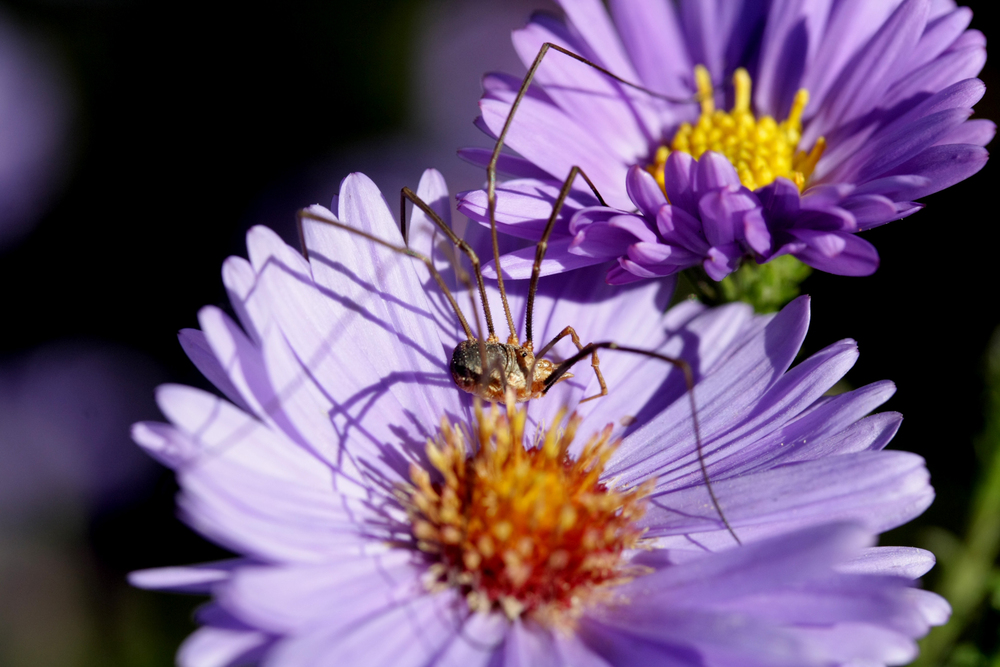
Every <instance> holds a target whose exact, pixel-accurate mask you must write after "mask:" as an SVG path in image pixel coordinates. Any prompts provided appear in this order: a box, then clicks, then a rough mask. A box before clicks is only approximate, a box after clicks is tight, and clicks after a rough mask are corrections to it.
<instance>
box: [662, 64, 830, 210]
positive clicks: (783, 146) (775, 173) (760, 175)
mask: <svg viewBox="0 0 1000 667" xmlns="http://www.w3.org/2000/svg"><path fill="white" fill-rule="evenodd" d="M694 78H695V82H696V83H697V85H698V98H699V99H700V100H701V116H699V117H698V121H697V122H696V123H695V124H694V125H691V124H690V123H684V124H683V125H681V126H680V128H679V129H678V130H677V133H676V134H675V135H674V138H673V141H671V142H670V146H669V147H668V146H660V148H659V149H657V151H656V157H655V159H654V162H653V164H651V165H649V166H648V167H647V169H648V170H649V172H650V173H651V174H653V176H654V177H656V180H657V181H658V182H659V184H660V187H661V188H664V191H666V188H665V185H664V175H663V171H664V165H665V164H666V162H667V157H668V156H669V155H670V153H671V151H681V152H684V153H689V154H690V155H691V156H692V157H694V158H695V159H698V158H700V157H701V156H702V154H703V153H705V151H715V152H717V153H721V154H723V155H725V156H726V158H728V159H729V161H730V162H731V163H732V164H733V166H734V167H736V173H737V174H739V177H740V181H741V182H742V183H743V185H745V186H746V187H747V188H749V189H750V190H756V189H757V188H761V187H764V186H765V185H768V184H769V183H772V182H773V181H774V179H776V178H778V177H779V176H784V177H785V178H787V179H789V180H790V181H792V182H793V183H795V185H797V186H798V188H799V190H800V191H801V190H803V189H804V188H805V186H806V181H808V180H809V176H810V175H811V174H812V172H813V170H814V169H815V168H816V163H817V162H819V159H820V157H822V155H823V150H824V149H825V148H826V139H824V138H823V137H820V138H819V139H818V140H817V141H816V144H815V145H814V146H813V147H812V150H810V151H809V152H808V153H807V152H805V151H800V150H796V147H797V146H798V143H799V140H800V139H801V138H802V111H803V109H805V107H806V104H807V103H808V102H809V92H808V91H807V90H806V89H805V88H800V89H799V91H798V92H797V93H795V99H794V101H793V102H792V109H791V111H790V112H789V114H788V118H786V119H785V120H783V121H781V122H780V123H779V122H777V121H775V120H774V118H772V117H771V116H762V117H761V118H759V119H758V118H756V117H755V116H754V115H753V112H752V111H750V88H751V81H750V75H749V74H748V73H747V71H746V70H745V69H743V68H742V67H741V68H739V69H737V70H736V72H735V73H734V74H733V87H734V88H735V93H736V103H735V104H734V105H733V110H732V111H730V112H728V113H727V112H725V111H721V110H719V109H716V108H715V102H714V101H713V95H712V79H711V77H710V75H709V73H708V70H707V69H705V68H704V67H703V66H702V65H698V66H696V67H695V69H694Z"/></svg>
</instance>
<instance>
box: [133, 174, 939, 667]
mask: <svg viewBox="0 0 1000 667" xmlns="http://www.w3.org/2000/svg"><path fill="white" fill-rule="evenodd" d="M418 194H419V195H420V196H421V197H422V198H423V199H424V200H426V201H428V202H431V203H432V204H433V205H435V206H437V207H439V210H440V211H441V212H442V215H443V217H445V218H448V215H447V213H448V211H447V206H448V202H449V195H448V192H447V189H446V188H445V185H444V182H443V179H442V178H441V177H440V175H439V174H437V173H436V172H433V171H428V172H427V173H425V176H424V178H423V180H422V181H421V185H420V188H419V189H418ZM331 208H332V210H333V211H335V212H336V213H333V212H331V211H327V210H325V209H322V208H321V207H319V206H315V207H313V208H312V209H310V212H311V214H312V215H313V216H315V217H319V218H326V219H337V220H340V221H343V222H344V223H346V224H349V225H351V226H353V227H355V228H357V229H360V230H364V231H366V232H368V233H371V234H373V235H375V236H377V237H379V238H384V239H390V240H394V242H396V243H400V242H401V239H400V238H399V232H398V227H397V224H396V222H395V221H394V220H393V218H392V215H391V214H390V212H389V209H388V207H387V206H386V204H385V201H384V200H383V199H382V197H381V194H380V193H379V191H378V190H377V188H376V187H375V186H374V184H373V183H372V182H371V181H370V180H368V179H367V178H366V177H364V176H361V175H357V174H356V175H352V176H349V177H348V178H347V179H345V181H344V182H343V183H342V185H341V190H340V195H339V197H338V198H337V199H336V200H335V201H334V204H333V206H332V207H331ZM334 216H336V217H334ZM412 222H413V227H412V228H411V234H410V246H411V247H412V248H413V249H415V250H418V251H421V252H424V253H426V254H427V255H429V256H431V257H432V258H433V259H434V261H435V262H436V263H439V265H440V266H441V267H442V268H444V269H445V270H447V268H446V267H447V260H446V256H447V255H449V254H450V252H451V251H450V249H449V248H444V249H443V248H442V247H441V246H439V245H438V241H439V240H440V239H439V238H438V236H439V235H438V234H437V233H436V231H435V230H434V228H433V227H431V226H430V224H429V223H428V221H427V219H426V218H425V217H424V216H422V215H417V216H416V217H415V219H414V220H413V221H412ZM303 239H304V243H305V246H306V248H307V249H308V255H309V259H308V260H307V259H304V258H303V257H302V255H300V254H299V253H298V252H297V251H295V250H293V249H292V248H290V247H288V246H287V245H285V244H284V243H283V242H282V241H281V240H280V239H279V238H278V237H277V236H276V235H275V234H274V233H273V232H271V231H270V230H268V229H266V228H262V227H256V228H253V229H252V230H251V231H250V232H249V234H248V236H247V245H248V250H249V261H247V260H243V259H241V258H230V259H229V260H227V261H226V263H225V265H224V268H223V280H224V282H225V284H226V286H227V288H228V291H229V294H230V298H231V302H232V306H233V309H234V311H235V312H236V314H237V316H238V318H239V324H237V323H236V322H235V321H234V320H232V319H231V318H230V317H228V316H227V315H226V314H225V313H224V312H223V311H221V310H220V309H218V308H215V307H206V308H204V309H203V310H202V311H201V312H200V313H199V322H200V324H201V330H200V331H195V330H185V331H183V332H182V333H181V342H182V344H183V345H184V347H185V349H186V351H187V352H188V354H189V356H190V357H191V359H192V360H193V361H194V362H195V364H196V365H197V366H198V367H199V368H200V369H201V370H202V371H203V372H204V373H205V375H206V376H207V377H208V378H209V379H210V380H212V382H213V383H214V384H215V385H216V386H217V387H218V388H219V390H220V391H221V392H222V393H223V394H225V396H226V398H227V399H228V400H225V399H223V398H219V397H216V396H214V395H211V394H209V393H206V392H203V391H200V390H197V389H193V388H190V387H182V386H164V387H161V388H160V390H159V391H158V394H157V399H158V401H159V404H160V406H161V408H162V410H163V412H164V413H165V414H166V416H167V418H168V419H169V421H170V424H161V423H149V422H146V423H140V424H137V425H136V426H135V428H134V431H133V434H134V437H135V439H136V441H137V442H139V443H140V444H141V445H142V446H143V447H145V448H146V449H147V451H149V452H150V453H151V454H152V455H153V456H155V457H156V458H157V459H159V460H160V461H162V462H164V463H165V464H167V465H169V466H171V467H172V468H174V469H175V470H176V471H177V474H178V480H179V482H180V485H181V488H182V493H181V495H180V497H179V506H180V510H181V513H182V515H183V517H184V518H185V519H186V520H187V521H188V522H189V523H190V524H191V525H192V526H193V527H195V528H196V529H197V530H199V531H200V532H202V533H203V534H204V535H206V536H208V537H209V538H211V539H213V540H215V541H217V542H219V543H220V544H223V545H225V546H226V547H228V548H230V549H232V550H233V551H235V552H237V553H238V554H240V555H241V557H239V558H237V559H234V560H231V561H227V562H223V563H215V564H207V565H200V566H193V567H169V568H161V569H156V570H147V571H142V572H137V573H135V574H133V576H132V581H133V583H135V584H136V585H139V586H143V587H148V588H161V589H171V590H177V591H188V592H201V593H210V594H212V595H213V597H214V599H213V601H212V602H211V603H210V604H208V605H207V606H206V607H204V608H203V609H202V611H201V613H200V614H199V621H200V622H201V623H202V626H203V627H202V628H201V629H199V630H198V631H197V632H196V633H195V634H194V635H192V637H191V638H189V640H188V641H187V642H186V643H185V644H184V646H183V647H182V648H181V651H180V656H179V661H180V663H181V664H183V665H219V666H222V665H236V664H245V663H247V662H254V661H258V660H260V661H263V662H265V663H266V664H268V665H307V664H331V663H336V664H338V665H339V664H343V665H350V664H359V665H360V664H364V665H382V664H386V665H388V664H392V665H409V664H413V665H429V664H434V665H450V664H456V665H457V664H461V665H477V664H482V665H487V664H499V662H498V661H501V660H502V661H503V662H504V664H572V665H595V666H596V665H617V664H633V663H655V664H675V665H705V664H746V665H749V664H755V665H796V666H797V667H800V666H802V665H832V664H847V663H850V664H861V663H864V664H873V665H875V664H902V663H905V662H907V661H909V660H910V659H912V658H913V657H914V655H915V653H916V647H915V644H914V642H913V638H915V637H918V636H920V635H922V634H924V633H925V632H926V631H927V629H928V627H929V626H930V625H934V624H939V623H942V622H943V621H944V620H945V619H946V618H947V615H948V607H947V604H946V603H945V602H944V601H943V600H942V599H941V598H940V597H938V596H936V595H934V594H932V593H929V592H925V591H921V590H918V589H916V588H914V587H913V579H914V578H915V577H918V576H920V575H921V574H923V573H924V572H925V571H926V570H927V569H928V568H929V567H930V566H931V564H932V557H931V556H930V554H928V553H927V552H924V551H921V550H918V549H910V548H896V547H894V548H876V547H873V546H872V535H873V534H874V533H876V532H878V531H882V530H885V529H887V528H890V527H892V526H896V525H899V524H900V523H902V522H905V521H907V520H909V519H910V518H912V517H914V516H916V515H917V514H919V513H920V512H922V511H923V509H924V508H926V507H927V505H928V504H929V503H930V501H931V498H932V493H933V492H932V490H931V488H930V486H929V485H928V481H927V473H926V470H925V468H924V466H923V462H922V460H921V459H920V458H919V457H917V456H915V455H913V454H909V453H905V452H896V451H882V449H883V447H884V446H885V445H886V443H887V442H888V441H889V440H890V439H891V437H892V436H893V434H894V433H895V431H896V429H897V427H898V425H899V421H900V417H899V415H897V414H893V413H882V414H875V415H870V416H865V415H868V413H869V412H870V411H871V410H872V409H873V408H875V407H877V406H878V405H879V404H881V403H882V402H883V401H885V400H886V399H887V398H888V396H889V395H891V393H892V391H893V387H892V385H891V384H890V383H888V382H881V383H876V384H873V385H869V386H867V387H863V388H861V389H857V390H855V391H852V392H848V393H846V394H841V395H839V396H830V397H826V396H824V395H823V394H824V392H825V391H826V390H827V389H829V387H831V386H832V385H833V384H834V383H835V382H836V381H837V380H838V379H839V378H840V377H841V376H842V375H843V374H844V373H845V372H846V371H847V370H848V368H850V366H851V365H852V364H853V363H854V361H855V359H856V357H857V350H856V347H855V345H854V344H853V343H852V342H850V341H842V342H840V343H836V344H834V345H832V346H830V347H828V348H826V349H824V350H822V351H821V352H818V353H817V354H815V355H813V356H812V357H809V358H808V359H806V360H804V361H802V362H800V363H799V364H798V365H796V366H795V367H794V368H790V366H791V364H792V361H793V359H794V358H795V356H796V354H797V352H798V349H799V346H800V345H801V343H802V339H803V337H804V335H805V331H806V328H807V323H808V317H809V314H808V302H807V300H805V299H800V300H797V301H795V302H793V303H792V304H790V305H789V306H788V307H786V308H785V309H784V310H783V311H782V312H780V313H778V314H775V315H772V316H755V315H753V314H752V312H750V310H749V308H748V307H746V306H745V305H742V304H731V305H729V306H726V307H722V308H717V309H707V308H705V307H703V306H701V305H699V304H696V303H693V302H688V303H684V304H681V305H680V306H677V307H675V308H673V309H671V310H670V311H668V312H667V313H666V314H663V310H662V305H663V302H662V297H663V295H662V294H661V289H662V286H661V285H658V284H657V283H653V282H648V283H644V284H641V285H639V286H630V287H628V288H614V287H611V286H608V285H606V284H604V283H603V282H602V281H599V280H594V277H595V276H594V275H593V273H594V269H590V270H585V271H581V272H575V273H572V274H568V275H564V276H556V277H553V278H551V279H549V280H547V281H546V283H545V284H544V285H543V286H542V288H541V289H540V293H539V297H538V300H537V302H536V308H537V312H536V318H535V319H536V322H538V323H539V325H538V329H539V333H540V339H544V338H546V337H551V336H552V335H554V334H555V333H556V332H557V331H559V330H560V329H561V328H562V327H563V326H565V325H566V324H567V323H572V324H573V326H575V327H576V328H577V329H578V330H579V331H580V332H581V334H583V335H586V336H588V337H593V338H600V339H604V338H611V339H618V340H623V341H643V344H645V345H648V346H649V347H651V348H653V349H656V350H658V351H660V352H662V353H664V354H671V355H675V356H679V357H682V358H684V359H685V360H687V361H688V363H689V364H691V366H692V368H693V370H694V376H695V381H696V395H697V401H698V418H699V420H700V423H701V429H702V441H703V444H704V459H705V463H706V464H707V468H708V471H709V474H710V475H711V479H712V481H713V486H714V488H715V490H716V494H717V495H718V496H719V498H720V502H721V503H722V505H723V506H724V507H725V509H726V512H727V514H728V519H729V523H730V524H731V525H732V527H733V528H734V530H735V531H736V533H737V534H738V536H739V538H740V540H741V541H742V544H741V545H739V546H737V545H736V544H735V542H734V540H733V537H732V535H731V534H730V533H728V532H727V531H726V529H725V527H724V525H723V523H722V521H721V520H720V517H719V516H718V514H717V513H716V511H715V509H714V508H713V506H712V504H711V502H709V496H708V494H707V492H706V488H705V486H704V483H703V478H702V476H701V472H700V466H699V462H698V457H697V454H696V449H695V444H694V442H695V441H694V435H693V427H692V419H691V412H690V404H689V403H688V401H687V400H686V396H685V394H686V387H685V382H684V380H683V378H682V377H681V375H680V373H678V372H676V371H673V370H671V368H670V367H669V366H666V365H664V364H662V363H661V362H659V361H656V360H652V359H649V358H647V357H639V356H632V355H626V354H621V353H619V354H617V355H616V354H614V353H612V352H609V353H607V354H606V355H605V357H606V358H605V359H604V361H603V363H602V368H603V369H604V375H605V377H606V379H607V382H608V384H609V386H610V388H611V392H610V394H609V395H608V396H606V397H604V398H601V399H598V400H595V401H591V402H588V403H584V404H579V400H580V398H581V397H583V396H585V395H590V394H591V393H593V390H594V389H595V388H596V381H595V380H594V379H592V378H591V374H590V371H589V369H587V368H586V366H584V367H583V368H584V369H586V372H584V371H581V370H579V369H576V377H574V378H571V379H570V380H569V381H567V382H561V383H559V384H557V385H555V386H554V388H553V390H552V391H551V392H550V393H549V394H548V395H547V396H546V397H545V398H543V399H540V400H535V401H531V402H529V403H528V404H527V407H526V408H523V409H515V408H514V407H513V406H511V407H509V408H507V409H506V410H500V409H497V408H495V407H494V408H489V407H487V408H483V409H481V408H480V407H479V406H478V405H476V404H475V403H474V402H473V401H472V399H471V398H470V396H469V395H468V394H466V393H463V392H461V391H459V390H458V389H457V388H456V387H455V385H454V384H453V382H452V380H451V377H450V373H449V365H448V360H449V358H450V356H451V350H452V349H453V347H454V345H455V344H456V343H457V342H458V341H460V340H462V339H463V338H464V336H463V334H462V331H461V329H460V327H459V325H458V322H457V320H456V317H455V315H454V313H453V311H452V310H451V309H450V308H449V307H448V305H447V303H446V302H445V301H444V300H443V298H442V296H441V294H440V292H438V291H437V290H436V289H435V288H434V283H433V281H432V280H431V279H430V277H429V276H428V274H426V273H424V272H423V269H422V266H423V265H422V264H419V263H416V262H413V261H412V260H409V259H406V258H402V257H400V255H399V254H396V253H393V252H391V251H388V250H386V249H385V248H383V247H381V246H379V245H377V244H374V243H371V242H370V241H368V240H366V239H364V238H362V237H360V236H355V235H351V234H348V233H346V232H344V231H342V230H339V229H336V228H333V227H331V226H329V225H324V224H321V223H318V222H314V221H310V220H309V219H306V222H305V225H304V229H303ZM450 279H451V280H452V281H453V282H454V277H453V276H452V277H451V278H450ZM491 294H493V295H494V296H495V293H491ZM456 296H457V298H458V299H459V301H460V302H463V303H464V302H466V295H465V293H464V292H463V291H461V290H456ZM609 296H614V298H608V297H609ZM512 306H513V308H514V311H515V312H518V313H522V314H523V309H524V299H523V298H520V297H516V296H512ZM241 325H242V326H241ZM563 343H565V341H563V342H562V343H560V347H558V348H557V351H558V353H559V354H571V353H572V352H573V350H574V349H575V348H573V347H572V346H571V345H566V346H563ZM567 409H568V410H574V409H575V410H576V411H577V413H576V415H575V416H573V417H570V418H568V419H567V418H566V417H565V414H566V410H567ZM574 436H576V437H574Z"/></svg>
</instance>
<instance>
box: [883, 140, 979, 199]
mask: <svg viewBox="0 0 1000 667" xmlns="http://www.w3.org/2000/svg"><path fill="white" fill-rule="evenodd" d="M988 159H989V153H988V152H987V151H986V149H985V148H983V147H982V146H970V145H967V144H949V145H947V146H933V147H931V148H928V149H927V150H925V151H924V152H923V153H921V154H920V155H918V156H916V157H915V158H913V159H912V160H909V161H907V162H905V163H903V164H901V165H899V166H898V167H896V168H895V169H893V170H892V173H890V174H887V175H895V174H907V175H909V174H915V175H918V176H922V177H924V178H926V179H927V184H926V185H924V186H922V187H914V188H910V189H907V190H903V191H901V192H900V193H899V195H898V196H899V198H900V199H904V200H905V199H919V198H921V197H926V196H927V195H929V194H933V193H935V192H937V191H938V190H943V189H945V188H947V187H951V186H952V185H954V184H955V183H958V182H959V181H963V180H965V179H966V178H968V177H969V176H972V175H973V174H975V173H976V172H977V171H979V170H980V169H982V168H983V167H984V166H985V165H986V161H987V160H988Z"/></svg>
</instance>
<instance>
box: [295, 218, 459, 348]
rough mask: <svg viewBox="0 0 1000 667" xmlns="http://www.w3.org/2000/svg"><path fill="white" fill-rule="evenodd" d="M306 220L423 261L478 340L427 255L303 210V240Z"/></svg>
mask: <svg viewBox="0 0 1000 667" xmlns="http://www.w3.org/2000/svg"><path fill="white" fill-rule="evenodd" d="M304 220H312V221H314V222H321V223H323V224H325V225H330V226H332V227H337V228H338V229H343V230H344V231H347V232H350V233H352V234H357V235H358V236H361V237H363V238H366V239H368V240H369V241H372V242H374V243H377V244H379V245H380V246H382V247H384V248H388V249H389V250H393V251H395V252H398V253H399V254H401V255H407V256H409V257H413V258H416V259H419V260H420V261H422V262H423V263H424V264H425V265H426V266H427V270H428V271H430V272H431V275H432V276H433V277H434V280H435V281H437V284H438V287H440V288H441V291H442V292H443V293H444V295H445V297H447V299H448V303H450V304H451V307H452V309H453V310H454V311H455V315H456V316H458V321H459V323H460V324H461V325H462V329H463V330H464V331H465V335H466V336H467V337H468V339H469V340H475V339H476V337H475V336H474V335H473V334H472V329H471V328H470V327H469V323H468V322H467V321H466V319H465V315H463V314H462V309H461V308H459V307H458V302H457V301H455V297H454V296H453V295H452V293H451V290H449V289H448V285H447V284H445V282H444V279H443V278H442V277H441V274H440V273H438V270H437V269H436V268H434V262H433V261H431V258H430V257H428V256H427V255H423V254H421V253H419V252H417V251H415V250H410V249H409V248H407V247H406V246H398V245H395V244H393V243H389V242H388V241H383V240H382V239H380V238H378V237H377V236H373V235H372V234H369V233H368V232H363V231H361V230H360V229H355V228H354V227H351V226H350V225H345V224H344V223H342V222H340V221H339V220H331V219H329V218H321V217H320V216H318V215H316V214H315V213H312V212H310V211H308V210H306V209H303V210H301V211H299V213H298V216H297V221H298V228H299V238H301V239H305V233H304V231H303V221H304ZM302 254H303V255H304V256H305V258H306V259H309V251H308V249H307V248H306V245H305V243H304V242H303V244H302Z"/></svg>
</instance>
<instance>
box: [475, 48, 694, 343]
mask: <svg viewBox="0 0 1000 667" xmlns="http://www.w3.org/2000/svg"><path fill="white" fill-rule="evenodd" d="M549 49H553V50H555V51H558V52H559V53H562V54H564V55H567V56H569V57H570V58H573V59H574V60H577V61H579V62H581V63H583V64H584V65H588V66H590V67H593V68H594V69H596V70H597V71H598V72H601V73H602V74H604V75H606V76H608V77H611V78H612V79H614V80H615V81H617V82H619V83H621V84H623V85H626V86H628V87H629V88H633V89H635V90H638V91H641V92H644V93H646V94H647V95H650V96H652V97H657V98H659V99H662V100H666V101H668V102H676V103H678V104H684V103H687V102H691V101H692V100H686V99H677V98H673V97H670V96H668V95H663V94H662V93H657V92H655V91H652V90H649V89H648V88H644V87H642V86H640V85H638V84H636V83H633V82H631V81H627V80H625V79H623V78H621V77H620V76H618V75H617V74H614V73H612V72H610V71H608V70H607V69H605V68H603V67H601V66H600V65H598V64H597V63H593V62H591V61H590V60H587V59H586V58H584V57H583V56H581V55H578V54H576V53H573V52H572V51H570V50H569V49H565V48H563V47H561V46H559V45H558V44H553V43H552V42H545V43H544V44H542V47H541V48H540V49H539V50H538V55H537V56H535V60H534V62H533V63H531V67H530V68H528V73H527V74H526V75H525V76H524V79H523V80H522V81H521V87H520V89H518V91H517V96H516V97H515V98H514V102H513V103H512V104H511V107H510V112H509V113H508V114H507V119H506V120H505V121H504V124H503V129H502V130H500V135H499V136H498V137H497V143H496V145H495V146H494V147H493V154H492V155H491V156H490V161H489V164H488V165H487V166H486V203H487V210H488V213H489V219H490V235H491V238H492V241H493V261H494V263H495V265H496V267H497V287H498V289H499V290H500V300H501V301H502V302H503V308H504V314H505V315H506V316H507V324H508V326H509V327H510V330H511V336H513V335H514V318H513V317H512V316H511V314H510V305H508V303H507V292H506V290H505V289H504V285H503V273H502V272H501V270H500V249H499V246H498V243H497V223H496V213H497V160H499V159H500V150H501V149H502V148H503V142H504V141H505V140H506V138H507V132H508V131H509V130H510V126H511V124H512V123H513V121H514V114H516V113H517V108H518V107H519V106H520V105H521V100H523V99H524V96H525V95H526V94H527V93H528V87H529V86H531V82H532V81H533V80H534V78H535V74H536V73H537V72H538V68H539V67H540V66H541V64H542V59H543V58H544V57H545V54H546V53H548V52H549ZM587 181H588V183H589V182H590V179H587ZM591 188H593V184H591ZM595 191H596V190H595ZM598 199H600V195H598ZM601 203H602V204H603V203H604V202H603V201H602V202H601ZM529 312H530V311H529Z"/></svg>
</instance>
